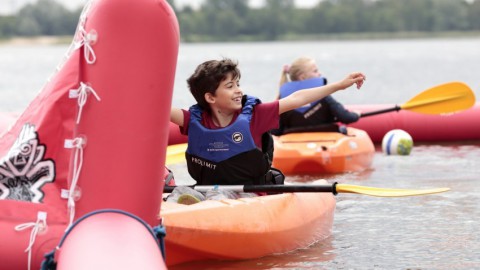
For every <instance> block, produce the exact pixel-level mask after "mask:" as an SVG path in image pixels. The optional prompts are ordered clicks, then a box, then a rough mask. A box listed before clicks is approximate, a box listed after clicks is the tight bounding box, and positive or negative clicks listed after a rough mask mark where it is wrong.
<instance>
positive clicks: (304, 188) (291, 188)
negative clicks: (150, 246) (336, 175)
mask: <svg viewBox="0 0 480 270" xmlns="http://www.w3.org/2000/svg"><path fill="white" fill-rule="evenodd" d="M336 186H337V183H334V184H331V185H245V186H243V185H226V186H190V187H191V188H193V189H195V190H197V191H201V192H205V191H208V190H212V189H217V190H230V191H236V192H268V193H270V192H271V193H281V192H329V193H333V194H335V195H336V194H337V189H336ZM174 188H175V187H174V186H165V187H164V188H163V192H165V193H170V192H172V191H173V189H174Z"/></svg>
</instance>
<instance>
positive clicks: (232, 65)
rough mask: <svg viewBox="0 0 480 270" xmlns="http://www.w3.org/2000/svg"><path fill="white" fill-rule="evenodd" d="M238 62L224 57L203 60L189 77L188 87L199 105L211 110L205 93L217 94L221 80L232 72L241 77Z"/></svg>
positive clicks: (234, 75) (236, 76)
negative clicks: (221, 58)
mask: <svg viewBox="0 0 480 270" xmlns="http://www.w3.org/2000/svg"><path fill="white" fill-rule="evenodd" d="M237 66H238V63H237V62H235V61H233V60H231V59H228V58H224V59H223V60H210V61H206V62H203V63H202V64H200V65H199V66H198V67H197V68H196V69H195V72H194V73H193V74H192V76H190V78H188V79H187V83H188V87H189V88H190V92H191V93H192V95H193V97H194V98H195V100H196V101H197V103H198V105H199V106H200V107H201V108H202V109H204V110H210V106H209V105H208V103H207V101H206V100H205V94H206V93H211V94H212V95H215V91H216V90H217V88H218V86H219V85H220V82H221V81H223V80H225V78H227V75H228V74H232V76H233V78H238V79H240V76H241V74H240V70H239V69H238V67H237Z"/></svg>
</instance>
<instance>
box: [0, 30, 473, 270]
mask: <svg viewBox="0 0 480 270" xmlns="http://www.w3.org/2000/svg"><path fill="white" fill-rule="evenodd" d="M66 50H67V46H66V45H55V46H53V45H21V46H18V45H16V46H14V45H7V44H3V45H0V112H20V111H22V110H23V109H24V108H25V107H26V106H27V105H28V103H29V101H30V100H31V99H33V98H34V97H35V95H36V94H37V93H38V91H39V90H40V89H41V88H42V86H43V84H44V83H45V82H46V80H47V78H48V77H49V76H50V75H52V74H53V72H54V69H55V67H56V65H57V64H58V63H59V62H60V60H61V58H62V57H63V54H64V53H65V52H66ZM300 55H308V56H311V57H314V58H315V59H317V62H318V64H319V67H320V69H321V71H322V72H323V74H324V75H325V76H326V77H327V78H329V80H330V81H335V80H338V79H341V78H343V77H344V76H345V75H346V74H347V73H349V72H351V71H362V72H364V73H365V74H366V75H367V81H366V83H365V85H364V87H363V88H362V89H361V90H360V91H357V90H355V89H354V88H353V87H352V88H351V89H348V90H346V91H342V92H340V93H336V94H335V95H334V96H335V97H336V98H337V99H338V100H340V101H342V102H343V103H345V104H378V103H381V104H383V103H388V104H392V103H396V104H402V103H404V102H406V101H408V100H409V99H410V98H412V97H413V96H415V95H416V94H417V93H420V92H421V91H423V90H425V89H428V88H430V87H432V86H435V85H437V84H441V83H444V82H449V81H462V82H465V83H467V84H468V85H469V86H470V87H471V88H472V89H473V90H474V92H475V93H476V96H480V75H479V74H480V73H479V71H480V38H464V39H462V38H459V39H429V40H427V39H425V40H423V39H418V40H375V41H324V42H268V43H241V44H238V43H216V44H214V43H212V44H181V47H180V54H179V58H178V67H177V76H176V83H175V89H174V100H173V105H174V106H177V107H183V108H187V107H188V106H189V105H190V104H192V103H193V98H191V97H190V94H189V92H188V90H187V88H186V82H185V80H186V79H187V77H188V76H189V75H190V74H191V73H192V72H193V70H194V69H195V67H196V66H197V65H198V64H199V63H201V62H203V61H205V60H208V59H212V58H215V59H218V58H222V57H230V58H233V59H236V60H238V61H239V63H240V68H241V70H242V80H241V85H242V88H243V90H244V92H246V93H249V94H254V95H256V96H258V97H260V98H261V99H262V100H263V101H270V100H273V99H274V97H275V95H276V89H277V85H278V80H279V77H280V71H281V68H282V66H283V65H284V64H287V63H290V62H291V61H292V60H293V59H294V58H296V57H298V56H300ZM472 124H479V123H472ZM479 139H480V138H479ZM174 172H175V175H176V178H177V181H179V182H180V183H181V182H182V179H187V178H188V176H186V174H185V167H180V168H175V170H174ZM479 175H480V143H479V142H471V141H470V142H451V143H448V144H442V143H435V144H416V145H415V147H414V149H413V151H412V154H411V155H410V156H386V155H384V154H383V153H382V152H381V150H380V149H379V148H378V146H377V151H376V154H375V158H374V161H373V166H372V168H371V169H370V170H368V171H365V172H361V173H348V174H340V175H327V176H322V177H323V178H326V179H327V180H328V181H331V182H334V181H338V182H340V183H348V184H354V185H364V186H374V187H392V188H412V189H422V188H436V187H449V188H451V191H449V192H446V193H442V194H435V195H428V196H418V197H407V198H376V197H369V196H365V195H354V194H339V195H338V196H337V197H336V198H337V209H336V211H335V222H334V226H333V231H332V235H331V236H330V237H329V238H327V239H324V240H322V241H320V242H318V243H317V244H315V245H313V246H311V247H309V248H306V249H302V250H297V251H294V252H292V253H289V254H286V255H281V256H269V257H265V258H260V259H255V260H247V261H235V262H200V263H192V264H187V265H183V266H176V267H171V269H305V268H312V269H480V232H479V229H480V222H479V221H480V218H479V216H480V185H479V183H480V179H479ZM318 177H319V176H296V177H289V178H288V179H287V180H288V181H290V182H310V181H311V180H313V179H315V178H318Z"/></svg>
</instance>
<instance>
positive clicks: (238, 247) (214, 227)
mask: <svg viewBox="0 0 480 270" xmlns="http://www.w3.org/2000/svg"><path fill="white" fill-rule="evenodd" d="M319 182H324V181H319ZM324 183H325V182H324ZM334 210H335V198H334V197H333V195H332V194H330V193H284V194H277V195H267V196H260V197H254V198H240V199H237V200H222V201H213V200H208V201H202V202H200V203H197V204H193V205H180V204H176V203H169V202H164V203H162V209H161V211H160V213H161V217H162V220H163V224H164V225H165V228H166V232H167V236H166V238H165V246H166V254H167V259H166V263H167V265H175V264H179V263H184V262H188V261H195V260H208V259H227V260H239V259H253V258H259V257H263V256H266V255H271V254H277V253H285V252H288V251H292V250H295V249H298V248H305V247H308V246H309V245H311V244H313V243H315V242H317V241H319V240H321V239H324V238H326V237H328V236H329V235H330V233H331V228H332V224H333V215H334Z"/></svg>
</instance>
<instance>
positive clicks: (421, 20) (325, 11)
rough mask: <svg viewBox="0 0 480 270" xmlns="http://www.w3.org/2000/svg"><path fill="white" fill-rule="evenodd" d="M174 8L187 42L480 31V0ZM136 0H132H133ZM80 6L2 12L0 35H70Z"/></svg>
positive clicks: (50, 0)
mask: <svg viewBox="0 0 480 270" xmlns="http://www.w3.org/2000/svg"><path fill="white" fill-rule="evenodd" d="M167 1H168V2H169V3H170V4H171V6H172V8H173V9H174V11H175V13H176V15H177V18H178V21H179V25H180V32H181V37H182V39H183V41H186V42H196V41H239V40H248V41H253V40H285V39H296V38H299V37H300V38H302V37H303V38H305V37H310V38H313V39H314V38H318V37H320V36H322V35H331V34H342V33H343V34H345V33H346V34H348V33H351V34H352V33H353V34H362V33H408V32H412V33H417V32H421V33H439V32H451V31H456V32H471V31H480V0H401V1H399V0H323V1H320V2H319V3H318V4H317V5H316V6H315V7H312V8H309V9H304V8H298V7H296V6H295V5H294V0H266V1H265V5H264V6H262V7H260V8H252V7H250V6H249V5H248V0H205V1H204V2H203V4H202V5H201V6H200V7H199V8H193V7H191V6H183V7H179V6H178V5H177V4H176V2H175V0H167ZM132 3H134V1H132ZM80 12H81V10H80V9H79V10H76V11H70V10H68V9H66V8H65V7H63V6H62V5H61V4H58V3H57V2H55V1H54V0H39V1H38V2H36V3H35V4H29V5H26V6H25V7H23V8H22V9H21V10H20V11H19V12H18V13H17V14H15V15H10V16H0V38H8V37H12V36H39V35H72V34H73V33H74V32H75V28H76V25H77V22H78V18H79V15H80Z"/></svg>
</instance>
